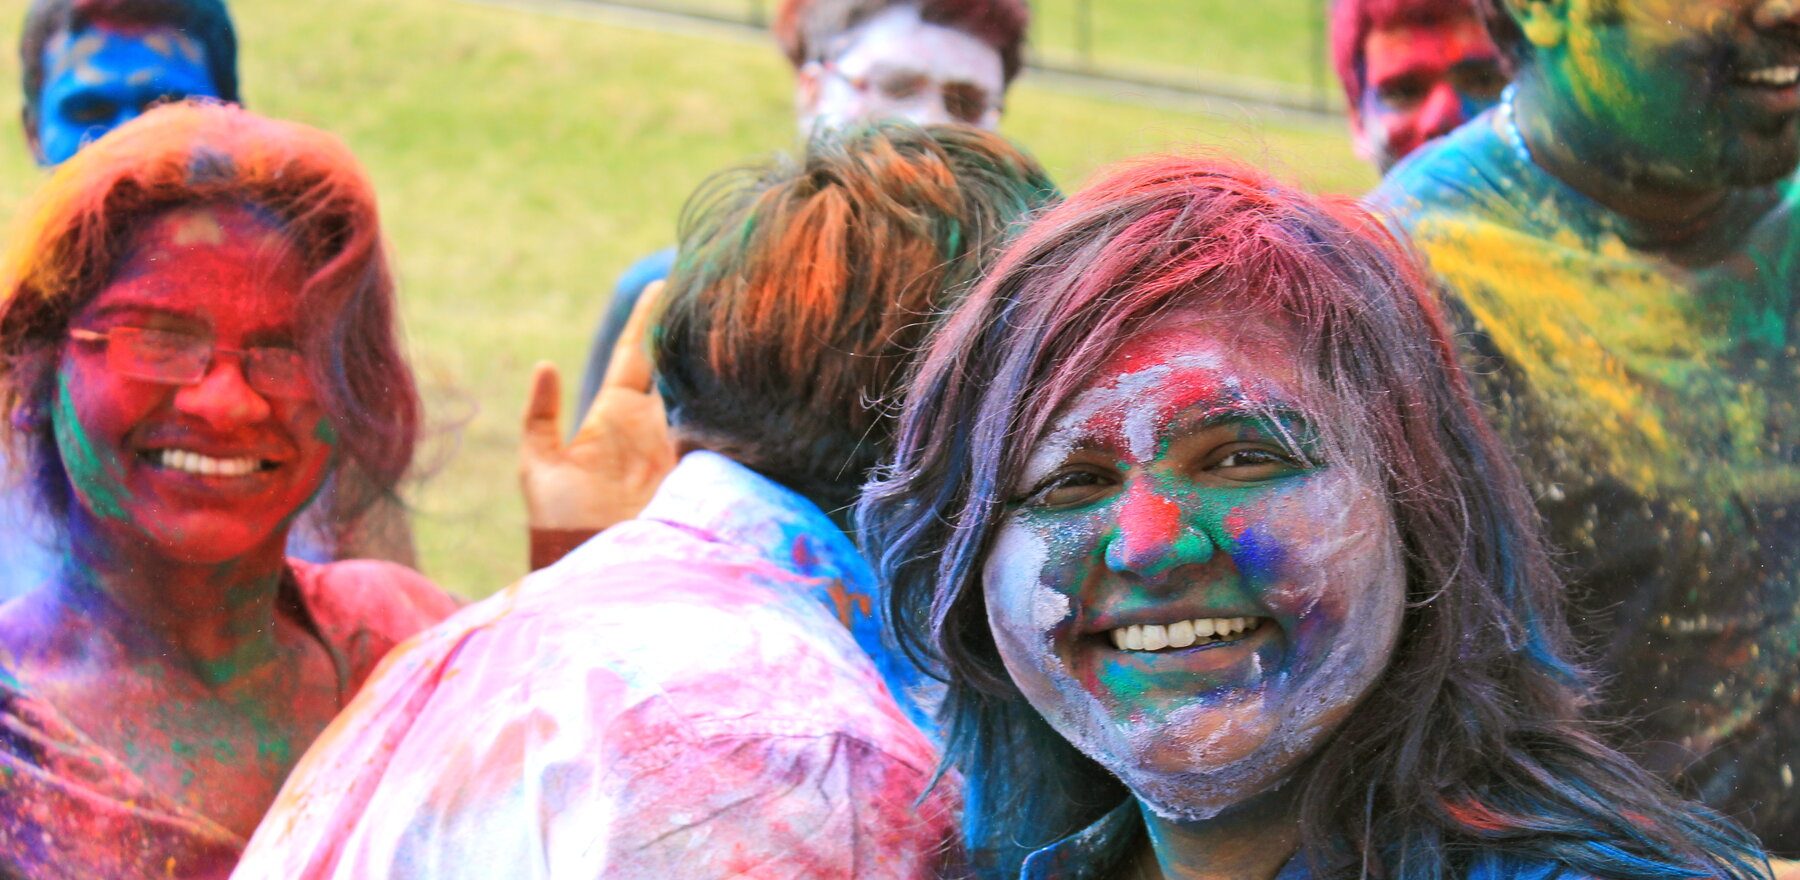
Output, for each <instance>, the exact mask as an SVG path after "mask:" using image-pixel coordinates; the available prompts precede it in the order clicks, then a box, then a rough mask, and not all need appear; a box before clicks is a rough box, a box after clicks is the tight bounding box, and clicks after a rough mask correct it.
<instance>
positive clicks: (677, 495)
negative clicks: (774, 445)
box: [638, 449, 875, 585]
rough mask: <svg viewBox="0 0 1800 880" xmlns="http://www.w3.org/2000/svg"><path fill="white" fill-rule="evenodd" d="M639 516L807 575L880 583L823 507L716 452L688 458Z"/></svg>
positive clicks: (694, 454)
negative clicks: (735, 548) (749, 551)
mask: <svg viewBox="0 0 1800 880" xmlns="http://www.w3.org/2000/svg"><path fill="white" fill-rule="evenodd" d="M638 518H639V519H646V520H656V521H659V522H664V523H668V524H670V525H675V526H679V527H681V528H685V529H688V530H690V531H695V532H699V533H701V534H702V535H704V536H705V537H708V538H710V539H713V540H717V541H720V542H723V543H728V544H733V545H736V546H739V547H744V548H747V549H751V550H754V551H755V552H757V553H758V554H759V555H761V556H762V557H763V558H764V559H765V560H767V561H768V562H769V563H770V564H771V565H774V566H776V567H778V568H782V569H785V570H787V571H791V572H793V573H795V574H797V575H800V576H801V577H807V578H836V579H838V580H840V581H843V582H845V583H848V584H857V585H867V584H872V583H874V580H875V575H874V572H873V571H872V570H871V569H870V568H869V564H868V563H867V562H866V561H865V560H864V559H863V558H862V554H860V553H858V552H857V550H856V545H855V544H854V543H853V542H851V540H850V537H849V536H848V535H845V534H844V531H843V529H840V528H838V525H837V523H835V522H833V521H832V520H831V517H829V516H826V515H825V511H823V510H821V509H819V506H818V505H817V504H814V503H813V502H812V501H810V500H808V499H807V498H806V497H805V496H803V495H801V494H800V493H798V492H795V491H793V490H792V489H789V488H787V487H786V486H783V485H781V484H780V483H777V482H775V481H774V480H771V479H769V478H768V477H765V476H763V475H762V474H759V473H757V472H756V471H753V470H751V469H749V468H747V467H745V466H743V465H741V464H739V463H737V462H735V461H733V460H731V459H729V458H726V457H725V456H723V455H720V454H718V453H716V452H709V451H707V450H704V449H701V450H695V451H693V452H690V453H688V454H686V455H684V456H682V458H681V461H680V462H678V463H677V464H676V465H675V469H674V470H673V471H670V472H669V475H668V476H667V477H665V478H663V482H662V486H661V487H660V488H658V489H657V491H656V495H655V497H653V498H652V499H651V500H650V503H649V504H648V505H647V506H645V508H644V512H643V513H641V514H639V516H638Z"/></svg>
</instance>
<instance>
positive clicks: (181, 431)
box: [0, 102, 455, 878]
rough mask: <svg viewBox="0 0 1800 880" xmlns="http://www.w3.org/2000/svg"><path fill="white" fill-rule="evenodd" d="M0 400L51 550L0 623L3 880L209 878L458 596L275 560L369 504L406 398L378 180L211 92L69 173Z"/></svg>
mask: <svg viewBox="0 0 1800 880" xmlns="http://www.w3.org/2000/svg"><path fill="white" fill-rule="evenodd" d="M0 295H3V296H4V299H3V300H0V406H3V407H4V409H5V411H6V412H7V414H8V419H7V422H6V426H7V428H8V429H9V430H8V438H7V439H8V440H9V441H10V442H9V443H8V444H7V448H8V454H9V458H10V459H11V460H12V461H13V462H15V463H16V464H17V465H18V470H20V471H22V472H24V473H25V474H26V475H28V477H29V485H28V487H26V489H24V490H23V491H26V492H28V493H29V496H30V498H31V499H32V501H33V502H34V503H35V504H36V505H37V506H38V510H39V512H40V515H41V516H42V518H43V519H44V520H46V521H48V522H52V523H55V524H56V527H57V532H58V539H59V546H60V547H61V551H62V555H61V557H60V559H59V564H58V565H57V567H56V568H55V569H54V570H53V571H52V572H51V573H50V577H48V578H47V580H45V582H43V583H42V584H41V585H39V586H37V588H36V589H34V590H33V591H31V592H29V593H27V594H25V595H24V596H21V597H19V598H17V599H14V600H13V601H11V602H8V603H6V604H5V605H0V730H4V731H5V735H4V736H0V779H4V780H5V782H4V784H3V785H0V876H9V877H11V876H19V877H32V878H93V877H152V876H154V877H181V878H200V877H207V878H212V877H223V876H225V875H226V874H227V873H229V872H230V870H231V868H232V865H233V863H234V862H235V861H236V858H237V856H238V854H239V852H240V851H241V849H242V847H243V845H244V843H245V841H246V840H247V839H248V838H249V836H250V832H251V831H252V830H253V829H254V828H255V827H256V824H257V822H258V820H260V819H261V817H262V815H263V813H264V811H265V810H266V809H267V808H268V806H269V804H270V802H271V801H272V800H273V799H274V797H275V792H276V790H277V789H278V788H279V786H280V785H281V782H282V780H283V779H285V778H286V777H287V774H288V771H289V769H290V768H291V767H292V766H293V764H294V762H295V761H296V760H298V759H299V757H300V755H301V753H302V752H304V751H305V749H306V747H307V745H308V744H309V743H310V742H311V741H312V739H313V737H314V736H316V735H317V734H318V733H319V731H321V730H323V729H324V728H325V725H326V723H327V722H328V721H330V720H331V718H332V717H333V716H334V715H336V714H337V713H338V712H339V711H340V710H341V709H343V708H344V706H345V705H346V704H347V703H348V701H349V700H350V697H351V695H353V694H355V693H356V690H357V688H358V687H359V686H360V685H361V683H362V681H363V679H364V678H365V677H367V676H368V675H369V673H370V671H371V670H372V669H373V668H374V667H375V664H376V663H377V662H378V661H379V660H380V659H381V657H382V656H383V655H384V654H385V653H386V652H387V651H388V649H390V648H392V647H393V646H394V645H395V644H397V643H398V642H400V641H402V640H404V639H406V638H407V637H409V636H411V635H412V634H414V633H415V632H418V631H419V630H422V629H424V628H426V627H428V626H430V625H432V624H434V623H436V622H438V621H439V620H442V619H443V618H444V617H446V616H447V615H448V614H449V613H450V612H451V611H453V610H454V609H455V603H454V601H453V600H452V599H450V598H449V597H448V596H447V595H445V594H443V593H441V592H439V591H438V590H437V589H436V588H435V587H433V586H432V585H431V584H430V583H428V582H426V581H425V580H424V579H423V578H422V577H420V576H419V575H417V574H416V573H414V572H412V571H410V570H408V569H406V568H403V567H401V566H397V565H393V564H391V563H386V562H375V561H367V560H365V561H356V562H338V563H331V564H324V565H315V564H312V563H308V562H305V561H302V560H298V559H292V558H288V557H287V556H286V555H285V553H284V548H285V546H286V545H287V538H288V532H289V531H290V529H291V527H292V525H293V523H294V521H295V519H296V518H297V517H298V516H299V515H300V511H301V510H302V509H303V508H304V507H306V505H308V504H309V503H311V502H312V501H313V500H314V499H315V498H318V497H319V496H320V493H321V491H322V489H323V487H324V486H325V485H326V484H327V482H328V481H329V482H331V483H332V484H333V485H334V487H335V489H336V491H335V492H333V493H332V494H331V495H329V496H328V497H325V498H324V499H323V502H324V503H326V504H328V505H330V506H331V508H332V511H331V514H332V515H333V516H335V517H340V518H354V517H355V516H356V514H357V508H358V507H362V506H366V505H367V504H369V503H371V502H373V501H374V500H375V499H378V498H382V497H387V496H391V495H392V494H393V492H394V491H395V486H396V485H397V484H398V482H399V481H400V479H401V477H402V475H403V474H404V473H405V472H406V471H407V469H408V468H409V466H410V463H411V461H412V453H413V447H414V443H415V440H416V437H417V434H418V424H419V416H420V404H419V400H418V396H417V393H416V392H415V390H414V384H413V381H412V375H411V373H410V371H409V370H408V368H407V366H406V362H405V359H404V357H403V355H402V352H401V345H400V338H399V333H398V329H397V327H396V324H395V301H394V288H393V282H392V279H391V276H390V275H389V273H388V270H387V264H386V259H385V256H384V254H383V245H382V239H381V230H380V225H379V221H378V219H377V215H376V207H375V196H374V191H373V189H372V187H371V185H370V182H369V180H368V178H367V177H366V176H365V175H364V174H363V172H362V170H361V168H360V167H358V165H357V163H356V161H355V159H354V157H352V156H351V155H350V153H349V151H348V150H347V149H346V148H345V147H344V145H343V144H342V143H341V142H339V141H338V140H336V139H335V138H333V137H331V136H329V135H327V134H325V133H323V132H320V131H318V130H316V129H312V128H308V127H305V126H301V125H295V124H291V123H284V122H276V121H273V120H269V119H264V118H262V117H258V116H254V115H252V114H250V113H247V112H245V111H243V110H241V109H239V108H237V107H234V106H231V105H225V104H219V103H216V102H205V103H200V102H184V103H178V104H171V105H166V106H162V107H158V108H155V109H153V110H151V111H149V112H148V113H146V114H144V115H143V116H141V117H139V118H137V119H135V120H133V121H131V122H128V123H126V124H125V125H123V126H121V127H120V128H119V129H117V130H116V131H115V132H113V133H111V134H109V135H108V136H106V137H105V138H102V139H101V140H99V141H96V142H95V143H94V144H93V145H92V146H89V147H87V148H85V149H83V150H82V151H81V152H80V153H79V154H77V155H76V156H75V157H73V158H71V159H70V160H69V161H67V162H64V163H63V164H62V165H61V166H59V168H58V169H57V170H56V172H55V173H54V174H53V175H52V176H51V178H50V179H49V181H48V182H47V183H46V184H45V185H44V187H43V188H42V189H41V190H40V191H39V192H38V193H37V195H36V196H35V197H34V198H33V200H32V201H31V202H30V203H29V204H27V205H26V207H25V208H24V209H23V211H22V212H21V213H20V215H19V220H18V222H17V224H16V225H15V226H14V228H13V231H12V234H11V236H10V237H9V239H8V247H7V251H6V255H5V258H4V261H3V262H0Z"/></svg>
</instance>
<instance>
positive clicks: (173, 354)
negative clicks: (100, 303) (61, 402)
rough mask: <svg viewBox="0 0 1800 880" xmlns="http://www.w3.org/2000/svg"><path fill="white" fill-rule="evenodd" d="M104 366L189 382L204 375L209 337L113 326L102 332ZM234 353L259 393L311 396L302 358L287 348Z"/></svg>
mask: <svg viewBox="0 0 1800 880" xmlns="http://www.w3.org/2000/svg"><path fill="white" fill-rule="evenodd" d="M106 340H107V345H106V365H107V368H108V369H110V370H112V371H113V372H115V373H118V374H119V375H122V376H129V377H131V378H133V379H143V380H146V381H150V382H165V383H168V384H171V385H191V384H194V383H196V382H199V381H200V380H201V379H204V378H206V371H207V369H208V368H209V367H210V366H211V365H212V360H213V355H214V354H215V352H226V351H230V350H229V349H215V348H214V346H213V344H212V342H211V340H208V339H207V338H206V337H203V336H195V335H193V334H191V333H169V332H166V331H162V330H145V329H141V328H138V327H116V328H114V329H112V330H111V331H108V332H107V334H106ZM231 353H234V354H237V355H238V356H239V358H240V359H241V360H242V362H243V371H244V381H245V382H247V383H248V384H249V385H250V387H251V388H252V389H254V390H256V391H257V392H259V393H262V394H270V395H274V396H277V397H296V398H305V397H311V396H312V383H311V382H310V381H309V380H308V379H307V376H306V362H305V360H304V359H303V358H302V357H301V355H300V353H299V352H297V351H295V350H293V349H291V348H276V347H269V346H263V347H256V348H250V349H246V350H244V351H242V352H231Z"/></svg>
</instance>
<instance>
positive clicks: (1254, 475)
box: [1208, 447, 1304, 483]
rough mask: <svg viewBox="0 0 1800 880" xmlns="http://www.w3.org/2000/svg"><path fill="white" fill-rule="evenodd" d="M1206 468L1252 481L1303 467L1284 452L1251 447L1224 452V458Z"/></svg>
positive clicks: (1273, 476)
mask: <svg viewBox="0 0 1800 880" xmlns="http://www.w3.org/2000/svg"><path fill="white" fill-rule="evenodd" d="M1208 470H1211V471H1214V472H1218V473H1219V475H1220V476H1223V477H1225V478H1227V479H1231V480H1237V481H1240V482H1246V483H1254V482H1260V481H1262V480H1272V479H1275V478H1276V477H1281V476H1286V475H1288V474H1291V473H1296V472H1298V471H1301V470H1304V468H1303V467H1302V466H1301V464H1300V463H1299V462H1297V461H1295V460H1294V457H1293V456H1291V455H1289V454H1287V453H1285V452H1279V451H1276V450H1273V449H1263V448H1256V447H1251V448H1242V449H1234V450H1232V451H1230V452H1228V453H1226V455H1225V457H1224V458H1221V459H1219V460H1218V461H1216V462H1214V463H1213V465H1212V467H1210V468H1208Z"/></svg>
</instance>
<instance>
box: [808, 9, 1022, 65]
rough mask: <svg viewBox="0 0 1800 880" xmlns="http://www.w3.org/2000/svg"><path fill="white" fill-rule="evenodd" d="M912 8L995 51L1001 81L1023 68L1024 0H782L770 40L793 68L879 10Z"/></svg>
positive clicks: (827, 51) (825, 53)
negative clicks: (1002, 71) (1003, 76)
mask: <svg viewBox="0 0 1800 880" xmlns="http://www.w3.org/2000/svg"><path fill="white" fill-rule="evenodd" d="M895 6H913V7H917V8H918V10H919V18H920V19H922V20H924V21H925V22H927V23H930V24H940V25H943V26H945V27H950V28H955V29H957V30H959V31H963V32H965V33H968V34H971V35H973V36H975V37H976V38H977V39H979V40H981V41H982V42H984V43H986V44H988V45H989V46H992V47H994V51H996V52H999V53H1000V63H1001V65H1002V67H1003V68H1004V69H1005V72H1006V81H1007V82H1009V83H1010V82H1012V81H1013V77H1015V76H1018V75H1019V69H1020V68H1021V67H1022V66H1023V65H1024V63H1025V62H1024V47H1025V31H1026V28H1028V27H1029V26H1030V24H1031V10H1030V8H1029V7H1027V6H1026V5H1025V0H901V2H896V0H783V2H782V4H781V9H779V10H777V11H776V13H775V24H774V31H775V42H776V43H777V44H779V45H780V46H781V51H782V52H784V53H786V54H787V57H788V60H789V61H791V62H793V65H794V67H795V68H799V67H800V66H801V65H804V64H806V63H807V62H808V61H824V60H826V59H828V58H830V57H831V56H832V55H834V54H835V52H836V47H835V46H834V44H835V43H836V42H837V41H838V38H839V37H841V36H843V34H844V33H845V32H846V31H848V30H850V29H851V28H853V27H856V26H857V25H859V24H862V23H863V22H865V21H868V20H869V19H871V18H874V17H875V16H876V15H878V14H880V13H881V12H882V10H885V9H889V8H891V7H895Z"/></svg>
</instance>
